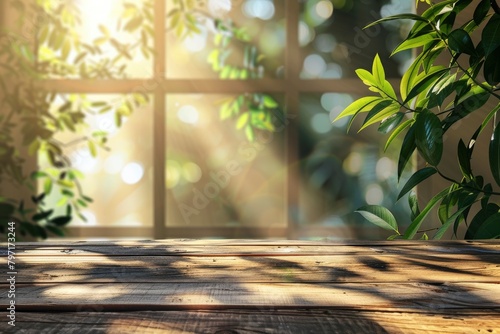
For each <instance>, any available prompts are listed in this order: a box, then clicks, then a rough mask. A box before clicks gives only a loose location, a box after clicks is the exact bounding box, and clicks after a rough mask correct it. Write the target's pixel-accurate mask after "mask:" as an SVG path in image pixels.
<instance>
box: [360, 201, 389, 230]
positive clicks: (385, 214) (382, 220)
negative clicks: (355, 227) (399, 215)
mask: <svg viewBox="0 0 500 334" xmlns="http://www.w3.org/2000/svg"><path fill="white" fill-rule="evenodd" d="M355 212H357V213H359V214H361V215H362V216H363V217H364V218H365V219H367V220H368V221H369V222H370V223H372V224H375V225H377V226H379V227H382V228H383V229H386V230H393V231H396V232H398V223H397V222H396V218H394V216H393V215H392V213H391V212H390V211H389V210H388V209H386V208H384V207H383V206H380V205H367V206H363V207H361V208H359V209H358V210H356V211H355Z"/></svg>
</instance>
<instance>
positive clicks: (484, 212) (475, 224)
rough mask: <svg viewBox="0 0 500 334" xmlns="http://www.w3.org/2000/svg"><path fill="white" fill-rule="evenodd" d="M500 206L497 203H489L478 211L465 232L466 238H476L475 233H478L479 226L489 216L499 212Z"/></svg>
mask: <svg viewBox="0 0 500 334" xmlns="http://www.w3.org/2000/svg"><path fill="white" fill-rule="evenodd" d="M499 210H500V207H499V206H498V205H497V204H495V203H488V205H487V206H485V207H484V208H482V209H481V210H479V211H478V213H477V214H476V216H474V218H472V220H471V222H470V224H469V228H468V229H467V231H466V232H465V236H464V239H474V235H476V233H477V231H478V229H479V227H481V225H482V224H483V222H484V221H486V220H487V219H488V217H490V216H493V215H494V214H495V213H498V211H499Z"/></svg>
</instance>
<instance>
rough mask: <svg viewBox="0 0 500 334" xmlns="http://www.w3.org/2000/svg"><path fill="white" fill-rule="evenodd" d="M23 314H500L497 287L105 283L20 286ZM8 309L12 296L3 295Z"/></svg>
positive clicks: (487, 284)
mask: <svg viewBox="0 0 500 334" xmlns="http://www.w3.org/2000/svg"><path fill="white" fill-rule="evenodd" d="M16 288H17V289H16V298H17V300H18V304H16V310H18V311H21V312H22V311H42V310H43V311H72V310H78V309H80V310H81V309H82V308H84V307H87V306H89V305H90V306H92V307H99V309H100V310H101V311H141V310H172V309H227V308H248V307H251V308H252V307H271V306H272V307H277V308H281V307H284V308H317V307H323V308H324V307H328V308H336V309H361V310H370V311H407V312H408V311H410V310H411V311H414V312H417V311H420V312H425V311H427V310H447V309H488V308H490V309H491V308H495V309H497V308H500V284H493V283H449V284H425V283H398V284H393V283H388V284H373V283H362V284H356V283H343V284H327V283H324V284H305V283H304V284H293V283H288V284H285V283H279V284H269V283H265V284H259V283H239V284H238V283H232V282H224V281H222V282H220V283H147V284H146V283H144V284H141V283H112V284H110V283H104V284H95V283H93V284H86V283H84V282H80V283H74V284H62V283H59V284H36V285H31V284H17V285H16ZM0 299H1V302H0V303H1V304H2V305H6V304H7V291H6V289H2V291H1V293H0Z"/></svg>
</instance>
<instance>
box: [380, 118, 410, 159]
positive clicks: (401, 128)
mask: <svg viewBox="0 0 500 334" xmlns="http://www.w3.org/2000/svg"><path fill="white" fill-rule="evenodd" d="M413 122H414V120H413V119H409V120H407V121H405V122H403V123H401V125H400V126H398V127H397V128H396V130H394V131H393V132H392V133H391V135H390V136H389V138H388V139H387V141H386V143H385V145H384V152H385V151H387V149H388V148H389V145H391V143H392V142H393V141H394V139H396V138H397V136H398V135H399V134H400V133H401V132H403V131H404V130H405V129H406V128H407V127H409V126H410V125H411V124H412V123H413Z"/></svg>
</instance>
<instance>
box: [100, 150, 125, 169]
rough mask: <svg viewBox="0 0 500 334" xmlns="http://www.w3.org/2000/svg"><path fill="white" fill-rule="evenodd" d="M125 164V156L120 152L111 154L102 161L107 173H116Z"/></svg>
mask: <svg viewBox="0 0 500 334" xmlns="http://www.w3.org/2000/svg"><path fill="white" fill-rule="evenodd" d="M124 165H125V158H124V157H123V155H122V154H118V153H115V154H112V155H111V156H109V157H108V158H107V159H106V161H105V162H104V170H105V171H106V173H108V174H118V173H119V172H120V171H121V170H122V168H123V166H124Z"/></svg>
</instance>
